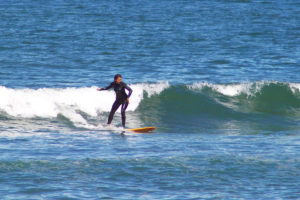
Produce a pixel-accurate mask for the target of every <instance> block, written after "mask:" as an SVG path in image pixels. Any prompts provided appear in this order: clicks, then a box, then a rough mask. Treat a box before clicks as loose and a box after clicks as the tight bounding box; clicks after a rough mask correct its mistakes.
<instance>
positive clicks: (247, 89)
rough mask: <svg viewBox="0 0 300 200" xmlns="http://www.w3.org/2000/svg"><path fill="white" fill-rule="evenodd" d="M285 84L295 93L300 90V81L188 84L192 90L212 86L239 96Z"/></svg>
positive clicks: (229, 94) (214, 89)
mask: <svg viewBox="0 0 300 200" xmlns="http://www.w3.org/2000/svg"><path fill="white" fill-rule="evenodd" d="M272 84H273V85H280V84H281V85H283V86H287V87H288V88H289V89H290V90H291V91H292V92H293V93H296V92H299V91H300V83H282V82H278V81H257V82H245V83H232V84H213V83H207V82H197V83H193V84H191V85H187V88H188V89H190V90H200V91H201V90H203V89H205V88H210V89H212V90H213V91H215V92H218V93H221V94H223V95H226V96H231V97H233V96H238V95H240V94H246V95H248V96H252V95H255V94H256V93H259V92H261V90H262V88H263V87H267V86H270V85H272Z"/></svg>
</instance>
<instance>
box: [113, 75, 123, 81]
mask: <svg viewBox="0 0 300 200" xmlns="http://www.w3.org/2000/svg"><path fill="white" fill-rule="evenodd" d="M119 77H120V78H122V76H121V74H116V75H115V77H114V80H117V79H118V78H119Z"/></svg>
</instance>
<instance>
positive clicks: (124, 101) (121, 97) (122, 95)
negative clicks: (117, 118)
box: [97, 74, 132, 128]
mask: <svg viewBox="0 0 300 200" xmlns="http://www.w3.org/2000/svg"><path fill="white" fill-rule="evenodd" d="M111 88H113V89H114V91H115V93H116V100H115V102H114V104H113V105H112V108H111V110H110V113H109V116H108V121H107V124H108V125H110V123H111V121H112V119H113V117H114V114H115V112H116V111H117V110H118V108H119V107H120V105H122V107H121V116H122V126H123V128H125V121H126V116H125V111H126V108H127V106H128V104H129V97H130V95H131V94H132V89H131V88H130V87H129V86H128V85H127V84H126V83H124V82H122V76H121V74H116V75H115V77H114V81H113V82H111V84H110V85H109V86H107V87H104V88H97V90H98V91H101V90H109V89H111ZM125 89H126V90H128V94H126V92H125Z"/></svg>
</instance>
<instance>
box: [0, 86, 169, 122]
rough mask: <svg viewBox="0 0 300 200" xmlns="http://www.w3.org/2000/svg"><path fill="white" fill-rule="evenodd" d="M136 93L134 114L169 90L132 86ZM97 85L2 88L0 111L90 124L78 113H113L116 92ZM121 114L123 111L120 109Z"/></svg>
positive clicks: (18, 115) (133, 104)
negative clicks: (99, 89)
mask: <svg viewBox="0 0 300 200" xmlns="http://www.w3.org/2000/svg"><path fill="white" fill-rule="evenodd" d="M130 87H131V88H132V89H133V94H132V96H131V98H130V105H129V106H128V109H127V110H128V111H134V110H136V108H137V107H138V106H139V104H140V102H141V101H142V100H143V98H144V93H146V94H147V96H148V97H150V96H152V95H156V94H159V93H160V92H162V91H163V90H164V89H166V88H167V87H169V84H168V83H167V82H158V83H153V84H151V83H139V84H132V85H130ZM96 89H97V87H96V86H92V87H82V88H40V89H28V88H26V89H11V88H6V87H4V86H0V93H1V98H0V110H1V111H2V112H5V113H6V114H8V115H10V116H13V117H21V118H34V117H41V118H55V117H57V116H58V115H63V116H65V117H67V118H68V119H70V120H71V121H72V122H75V123H76V122H78V123H86V120H85V119H84V118H83V117H82V116H81V114H79V112H78V111H80V112H84V113H86V114H88V115H89V116H92V117H96V116H97V115H99V114H101V113H103V112H109V111H110V109H111V105H112V103H113V101H114V99H115V94H114V91H112V90H110V91H101V92H99V91H97V90H96ZM117 112H120V111H119V110H118V111H117Z"/></svg>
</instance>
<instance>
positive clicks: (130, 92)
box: [124, 83, 132, 98]
mask: <svg viewBox="0 0 300 200" xmlns="http://www.w3.org/2000/svg"><path fill="white" fill-rule="evenodd" d="M124 87H125V88H126V89H127V90H128V92H129V93H128V94H127V98H129V97H130V96H131V94H132V89H131V88H130V87H129V86H128V85H127V84H125V83H124Z"/></svg>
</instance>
